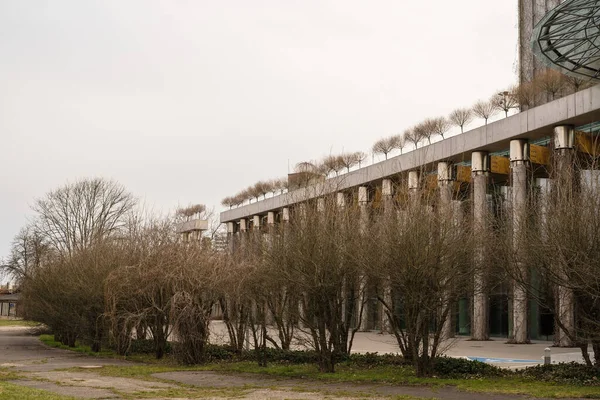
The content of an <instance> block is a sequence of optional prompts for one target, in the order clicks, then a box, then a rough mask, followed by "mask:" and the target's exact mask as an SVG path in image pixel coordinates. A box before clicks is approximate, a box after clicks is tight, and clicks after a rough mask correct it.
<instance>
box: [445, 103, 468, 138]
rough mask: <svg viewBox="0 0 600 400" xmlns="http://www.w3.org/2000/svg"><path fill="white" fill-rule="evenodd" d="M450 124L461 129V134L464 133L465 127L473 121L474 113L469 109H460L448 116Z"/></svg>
mask: <svg viewBox="0 0 600 400" xmlns="http://www.w3.org/2000/svg"><path fill="white" fill-rule="evenodd" d="M448 119H449V120H450V122H451V123H452V124H454V125H456V126H459V127H460V133H464V127H465V125H468V124H469V122H471V121H472V120H473V112H472V111H471V110H470V109H468V108H458V109H456V110H454V111H452V112H451V113H450V115H449V116H448Z"/></svg>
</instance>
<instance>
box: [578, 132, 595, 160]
mask: <svg viewBox="0 0 600 400" xmlns="http://www.w3.org/2000/svg"><path fill="white" fill-rule="evenodd" d="M575 147H577V150H578V151H581V152H583V153H588V154H592V155H596V154H597V153H598V151H597V144H596V143H594V140H593V139H592V136H591V135H590V134H588V133H585V132H575Z"/></svg>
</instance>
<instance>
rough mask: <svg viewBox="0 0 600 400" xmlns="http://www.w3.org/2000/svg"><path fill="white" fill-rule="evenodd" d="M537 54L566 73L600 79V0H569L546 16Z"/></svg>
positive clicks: (536, 36)
mask: <svg viewBox="0 0 600 400" xmlns="http://www.w3.org/2000/svg"><path fill="white" fill-rule="evenodd" d="M532 46H533V53H534V54H535V55H536V56H537V57H538V58H539V59H540V60H541V61H542V62H544V63H545V64H546V65H548V66H550V67H553V68H557V69H560V71H561V72H562V73H564V74H566V75H570V76H574V77H577V78H582V79H595V80H598V81H600V0H567V1H565V2H564V3H562V4H560V5H559V6H557V7H556V8H554V9H553V10H551V11H550V12H548V14H546V15H545V16H544V18H542V20H541V21H540V22H539V23H538V24H537V25H536V26H535V29H534V31H533V35H532Z"/></svg>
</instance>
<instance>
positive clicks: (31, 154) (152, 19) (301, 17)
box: [0, 0, 517, 257]
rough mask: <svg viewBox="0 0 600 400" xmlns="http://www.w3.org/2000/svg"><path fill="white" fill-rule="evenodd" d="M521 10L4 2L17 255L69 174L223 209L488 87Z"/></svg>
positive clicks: (244, 2)
mask: <svg viewBox="0 0 600 400" xmlns="http://www.w3.org/2000/svg"><path fill="white" fill-rule="evenodd" d="M516 22H517V0H510V1H491V0H484V1H481V0H454V1H446V0H430V1H418V0H416V1H410V2H409V1H398V0H375V1H358V0H343V1H342V0H339V1H332V0H319V1H317V0H314V1H313V0H302V1H300V0H278V1H276V0H252V1H250V0H230V1H227V0H225V1H208V0H197V1H192V0H187V1H185V0H170V1H167V0H164V1H158V0H110V1H109V0H70V1H68V0H53V1H42V0H28V1H23V0H12V1H11V0H5V1H0V57H1V59H0V150H1V151H2V156H1V157H0V174H1V182H2V185H1V193H0V222H1V224H0V257H2V256H5V255H7V253H8V249H9V243H10V241H11V238H12V237H13V236H14V234H15V233H17V231H18V230H19V228H20V227H21V226H23V225H24V224H25V223H26V221H27V219H28V218H30V217H31V212H30V210H29V205H30V204H31V203H32V201H33V199H35V198H36V197H39V196H42V195H43V194H44V193H45V192H47V191H49V190H51V189H52V188H55V187H57V186H60V185H62V184H64V183H65V182H67V181H72V180H75V179H77V178H81V177H88V176H103V177H108V178H113V179H115V180H118V181H119V182H121V183H122V184H124V185H125V186H127V187H128V188H129V189H130V190H131V191H132V192H133V193H134V194H136V195H138V196H140V197H141V198H142V199H143V200H144V201H145V202H146V203H148V204H151V205H153V206H154V207H155V209H162V210H170V209H173V208H175V207H176V206H177V205H178V204H181V205H187V204H189V203H192V202H194V203H195V202H202V203H205V204H207V205H208V206H212V205H214V206H216V207H217V208H220V206H219V203H220V201H221V199H222V198H223V197H224V196H227V195H231V194H234V193H235V192H236V191H238V190H239V189H242V188H243V187H245V186H247V185H250V184H252V183H254V182H255V181H256V180H258V179H267V178H274V177H278V176H282V175H285V174H286V173H287V168H288V161H289V163H290V164H291V165H293V164H294V163H296V162H299V161H303V160H309V159H315V158H318V157H320V156H322V155H325V154H328V153H330V152H334V153H335V152H339V151H342V150H348V151H354V150H363V151H368V150H369V148H370V146H371V144H372V143H373V142H374V141H375V140H376V139H378V138H379V137H381V136H384V135H389V134H392V133H397V132H400V131H402V130H403V129H404V128H405V127H407V126H409V125H411V124H414V123H416V122H419V121H420V120H421V119H423V118H425V117H428V116H437V115H438V114H446V113H448V112H449V111H451V110H452V109H453V108H455V107H458V106H468V105H471V104H472V103H473V102H475V101H476V100H477V99H479V98H487V97H488V96H490V95H491V94H492V93H494V92H495V91H497V90H498V89H503V88H504V87H505V86H508V85H509V84H511V83H513V82H514V81H515V79H516V78H515V64H516V60H517V29H516Z"/></svg>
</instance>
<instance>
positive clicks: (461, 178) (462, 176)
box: [456, 165, 471, 182]
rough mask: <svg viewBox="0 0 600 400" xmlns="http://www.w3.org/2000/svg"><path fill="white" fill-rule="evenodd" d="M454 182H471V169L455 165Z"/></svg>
mask: <svg viewBox="0 0 600 400" xmlns="http://www.w3.org/2000/svg"><path fill="white" fill-rule="evenodd" d="M456 180H457V181H458V182H471V167H468V166H466V165H457V166H456Z"/></svg>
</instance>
